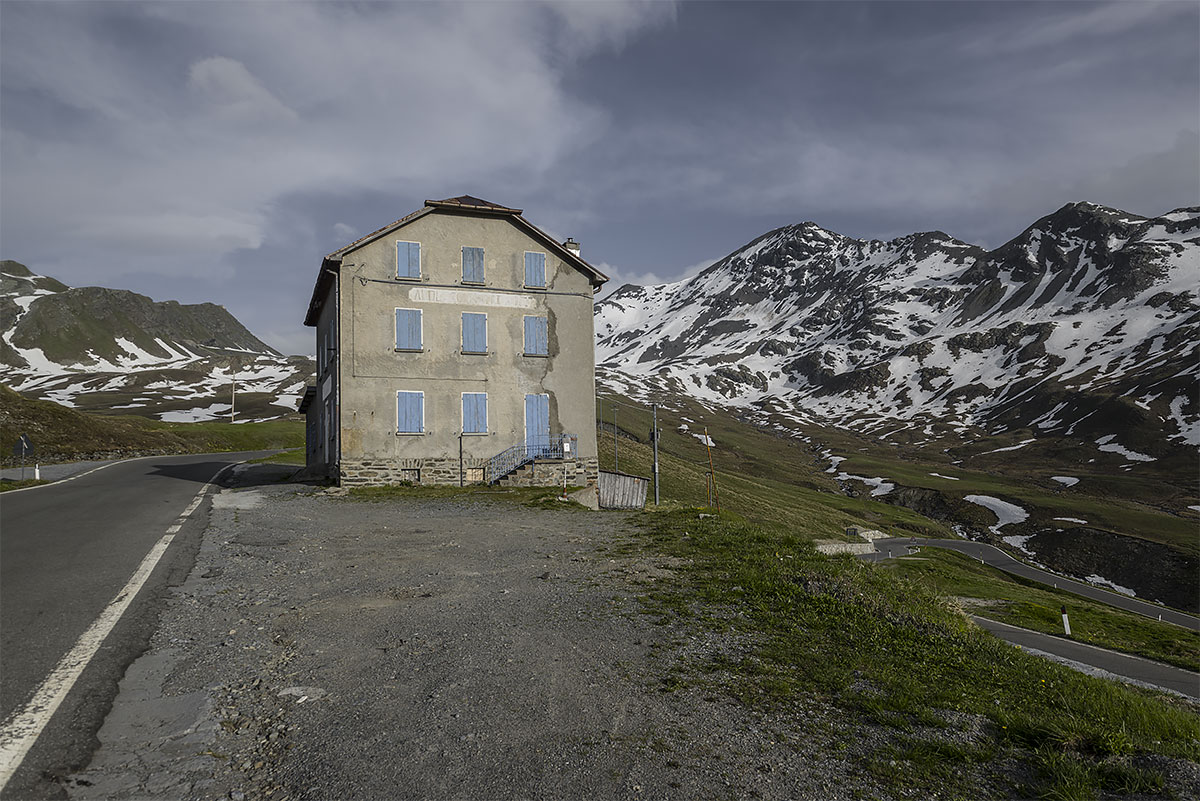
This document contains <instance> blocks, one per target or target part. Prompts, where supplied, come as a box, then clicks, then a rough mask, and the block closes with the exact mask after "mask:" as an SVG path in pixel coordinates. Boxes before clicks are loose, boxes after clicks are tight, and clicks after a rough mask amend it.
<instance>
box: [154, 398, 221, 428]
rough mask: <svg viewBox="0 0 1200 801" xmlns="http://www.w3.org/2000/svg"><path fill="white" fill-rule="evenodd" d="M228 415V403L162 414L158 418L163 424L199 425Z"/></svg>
mask: <svg viewBox="0 0 1200 801" xmlns="http://www.w3.org/2000/svg"><path fill="white" fill-rule="evenodd" d="M228 414H229V404H228V403H214V404H212V405H210V406H205V407H203V408H201V407H196V408H194V409H186V410H177V411H173V412H162V413H161V414H159V416H158V418H159V419H160V420H162V421H163V422H164V423H199V422H202V421H204V420H216V419H218V418H221V417H225V416H226V415H228Z"/></svg>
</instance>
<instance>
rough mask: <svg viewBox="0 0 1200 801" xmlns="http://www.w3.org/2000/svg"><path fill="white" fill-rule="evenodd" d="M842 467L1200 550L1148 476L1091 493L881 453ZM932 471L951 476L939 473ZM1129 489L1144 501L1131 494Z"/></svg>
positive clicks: (1187, 524) (1190, 526) (1190, 527)
mask: <svg viewBox="0 0 1200 801" xmlns="http://www.w3.org/2000/svg"><path fill="white" fill-rule="evenodd" d="M1014 458H1015V457H1014ZM841 469H842V470H845V471H846V472H848V473H851V474H854V475H865V476H883V477H884V478H887V479H889V480H891V481H895V482H896V483H898V484H902V485H904V486H906V487H922V488H925V489H933V490H938V491H940V492H943V493H946V494H948V495H952V496H954V497H955V498H961V497H963V496H964V495H970V494H978V495H992V496H996V497H1000V498H1003V499H1005V500H1009V501H1011V502H1013V503H1016V504H1018V505H1019V506H1021V507H1023V508H1025V509H1026V510H1028V511H1029V512H1030V513H1031V514H1032V515H1033V516H1034V517H1035V518H1040V519H1041V520H1043V521H1044V522H1045V523H1047V524H1050V523H1051V522H1052V518H1055V517H1073V518H1081V519H1083V520H1086V521H1088V526H1090V527H1092V528H1098V529H1103V530H1106V531H1111V532H1113V533H1115V534H1123V535H1126V536H1133V537H1139V538H1141V539H1146V540H1150V541H1152V542H1160V543H1163V544H1165V545H1170V546H1171V547H1173V548H1177V549H1179V550H1181V551H1184V552H1187V553H1192V554H1195V553H1200V541H1198V540H1197V537H1196V523H1195V521H1194V520H1186V519H1184V518H1182V517H1178V516H1176V515H1172V514H1167V513H1165V512H1163V511H1160V510H1159V509H1156V508H1154V507H1153V506H1151V505H1148V504H1150V503H1153V496H1152V495H1149V494H1148V489H1147V486H1146V485H1147V483H1148V482H1145V481H1139V480H1136V479H1129V480H1127V481H1124V482H1117V481H1114V480H1109V481H1107V482H1105V483H1104V484H1103V485H1097V486H1096V487H1095V488H1093V492H1094V491H1095V490H1100V493H1101V494H1092V492H1089V491H1088V490H1086V489H1083V488H1084V487H1087V486H1089V485H1090V483H1091V482H1087V483H1083V482H1081V484H1079V485H1076V486H1075V487H1071V488H1063V487H1057V488H1056V489H1054V490H1048V489H1047V488H1046V487H1045V486H1044V483H1045V482H1046V481H1048V479H1046V478H1044V477H1043V478H1041V479H1037V478H1030V477H1028V476H1026V477H1025V478H1023V479H1022V478H1016V477H1011V476H1006V475H998V474H995V473H986V472H983V471H979V470H964V469H961V468H958V467H953V466H946V465H934V464H920V463H913V462H909V461H905V460H901V459H897V458H891V459H889V458H886V457H882V456H878V455H852V456H849V457H848V458H847V459H846V460H845V461H844V462H842V464H841ZM930 473H939V474H940V475H942V476H949V477H951V478H950V479H946V478H940V477H938V476H933V475H930ZM1077 473H1078V471H1075V472H1073V473H1071V475H1075V476H1076V477H1078V475H1077ZM1049 483H1051V484H1053V483H1054V482H1052V481H1051V482H1049ZM1116 485H1119V486H1120V488H1121V489H1122V490H1123V491H1124V493H1125V495H1124V497H1123V495H1121V494H1116V493H1115V492H1113V491H1112V490H1113V489H1114V486H1116ZM1130 494H1132V495H1133V496H1135V497H1137V498H1140V499H1144V501H1145V502H1139V501H1136V500H1132V499H1130V498H1129V497H1128V496H1129V495H1130ZM1059 525H1061V524H1059Z"/></svg>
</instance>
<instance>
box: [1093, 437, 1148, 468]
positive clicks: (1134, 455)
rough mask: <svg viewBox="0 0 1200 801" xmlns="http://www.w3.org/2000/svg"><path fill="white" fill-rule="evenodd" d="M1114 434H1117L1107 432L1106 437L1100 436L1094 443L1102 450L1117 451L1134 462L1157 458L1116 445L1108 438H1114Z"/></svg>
mask: <svg viewBox="0 0 1200 801" xmlns="http://www.w3.org/2000/svg"><path fill="white" fill-rule="evenodd" d="M1116 436H1117V435H1116V434H1109V435H1108V436H1107V437H1101V438H1100V439H1098V440H1096V445H1097V446H1098V447H1099V448H1100V450H1102V451H1105V452H1107V453H1119V454H1121V455H1122V456H1124V457H1125V458H1126V459H1132V460H1133V461H1135V462H1154V461H1157V459H1155V457H1153V456H1147V455H1146V454H1144V453H1138V452H1137V451H1131V450H1130V449H1129V448H1126V447H1125V446H1124V445H1118V444H1117V443H1115V442H1111V441H1110V440H1113V439H1116Z"/></svg>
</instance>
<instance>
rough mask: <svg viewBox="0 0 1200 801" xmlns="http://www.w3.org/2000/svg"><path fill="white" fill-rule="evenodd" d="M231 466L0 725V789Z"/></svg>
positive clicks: (202, 490) (199, 496) (200, 494)
mask: <svg viewBox="0 0 1200 801" xmlns="http://www.w3.org/2000/svg"><path fill="white" fill-rule="evenodd" d="M233 466H234V465H232V464H230V465H226V466H225V467H223V468H221V469H220V471H218V472H217V474H216V475H215V476H213V477H212V480H211V481H209V482H208V483H207V484H205V485H204V486H203V487H201V488H200V492H198V493H197V494H196V497H195V498H194V499H192V502H191V504H189V505H188V507H187V509H185V510H184V511H183V514H181V515H180V516H179V519H178V520H177V521H176V522H175V523H174V524H173V525H172V526H171V527H170V528H169V529H167V533H166V534H164V535H163V536H162V538H161V539H159V541H158V542H157V543H155V544H154V547H153V548H151V549H150V552H149V553H148V554H146V556H145V558H144V559H142V563H141V564H140V565H138V568H137V570H135V571H134V573H133V575H132V576H131V577H130V579H129V581H128V582H126V584H125V586H124V587H122V588H121V591H120V592H118V593H117V595H116V597H115V598H113V599H112V601H110V602H109V604H108V606H106V607H105V608H104V611H103V612H101V613H100V616H99V617H98V618H96V620H95V622H93V623H92V625H91V626H89V627H88V629H87V631H85V632H84V633H83V634H82V635H81V636H80V637H79V639H78V640H77V641H76V642H75V647H73V648H72V649H71V650H70V651H68V652H67V654H66V656H64V657H63V658H62V659H61V660H59V662H58V665H57V666H56V667H55V668H54V670H53V671H51V673H50V675H49V676H47V677H46V679H45V681H43V682H42V684H41V686H40V687H38V689H37V692H35V693H34V694H33V698H32V699H31V700H30V701H29V703H28V704H26V705H25V708H24V709H22V710H21V711H20V712H18V713H15V714H13V715H12V716H11V717H9V719H8V720H6V721H5V722H4V725H3V726H2V727H0V792H3V791H4V788H5V787H6V786H7V785H8V782H9V780H10V779H11V778H12V777H13V774H14V773H16V772H17V768H19V767H20V766H21V762H22V761H23V760H24V759H25V755H26V754H28V753H29V749H30V748H32V747H33V744H34V742H35V741H36V740H37V738H38V737H39V736H40V735H41V733H42V731H43V730H44V729H45V728H46V724H47V723H49V722H50V718H51V717H53V716H54V713H55V711H57V710H58V707H59V705H61V704H62V702H63V699H64V698H66V697H67V693H69V692H70V691H71V688H72V687H73V686H75V682H76V681H77V680H78V679H79V676H80V675H81V674H82V673H83V671H84V668H86V667H87V666H88V663H89V662H91V660H92V657H94V656H95V655H96V652H97V651H98V650H100V645H101V644H102V643H103V642H104V639H105V638H106V637H107V636H108V635H109V633H110V632H111V631H112V630H113V627H114V626H116V624H117V621H118V620H120V619H121V616H122V615H123V614H124V613H125V610H126V609H128V608H129V605H130V604H131V603H133V599H134V597H136V596H137V594H138V591H139V590H140V589H141V588H142V585H143V584H145V583H146V580H147V579H148V578H150V574H151V573H153V572H154V568H155V567H156V566H157V565H158V562H159V560H160V559H162V556H163V554H164V553H166V552H167V548H168V547H169V546H170V544H171V541H172V540H173V539H175V534H176V533H177V532H178V531H179V529H180V527H181V526H182V525H183V523H184V521H185V520H187V519H188V517H190V516H191V514H192V512H194V511H195V510H196V507H197V506H199V505H200V502H201V501H203V500H204V495H205V493H207V492H208V490H209V488H210V487H212V486H213V484H215V483H216V482H217V479H219V478H220V477H221V474H222V473H224V472H225V471H226V470H228V469H229V468H231V467H233Z"/></svg>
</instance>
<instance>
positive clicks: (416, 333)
mask: <svg viewBox="0 0 1200 801" xmlns="http://www.w3.org/2000/svg"><path fill="white" fill-rule="evenodd" d="M396 350H416V351H419V350H421V310H420V309H396Z"/></svg>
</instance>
